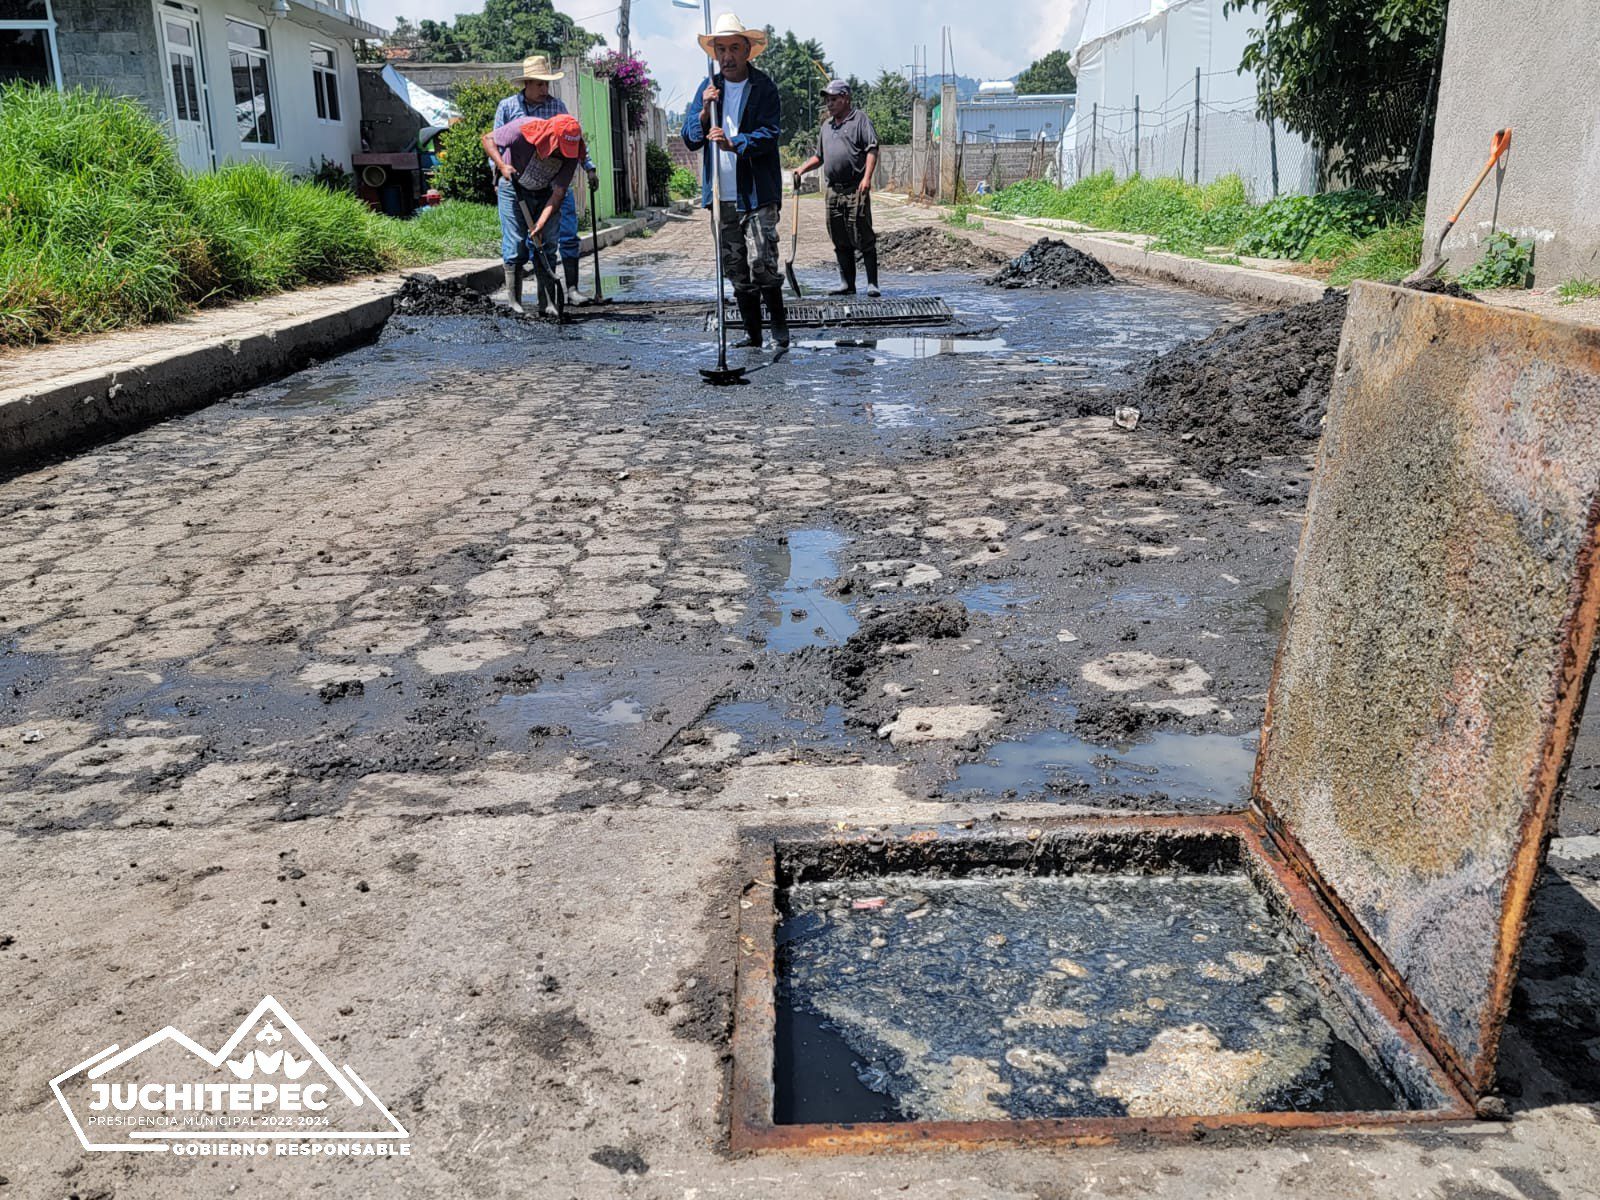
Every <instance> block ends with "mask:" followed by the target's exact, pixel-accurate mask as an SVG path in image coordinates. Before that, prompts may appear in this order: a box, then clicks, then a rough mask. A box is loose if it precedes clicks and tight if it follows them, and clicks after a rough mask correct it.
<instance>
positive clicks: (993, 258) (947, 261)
mask: <svg viewBox="0 0 1600 1200" xmlns="http://www.w3.org/2000/svg"><path fill="white" fill-rule="evenodd" d="M1005 261H1006V256H1005V255H1004V254H1001V253H1000V252H999V251H997V250H991V249H989V248H988V247H987V246H980V245H978V244H977V243H976V242H974V241H971V240H969V239H967V238H964V237H957V236H956V235H955V234H953V233H949V232H947V231H945V230H943V229H934V228H932V227H931V226H928V225H919V226H917V228H915V229H891V230H890V231H889V232H888V233H884V234H880V235H879V236H878V264H879V265H880V266H882V267H886V268H888V269H889V270H891V271H975V270H977V269H978V268H980V267H992V266H996V265H998V264H999V263H1003V262H1005Z"/></svg>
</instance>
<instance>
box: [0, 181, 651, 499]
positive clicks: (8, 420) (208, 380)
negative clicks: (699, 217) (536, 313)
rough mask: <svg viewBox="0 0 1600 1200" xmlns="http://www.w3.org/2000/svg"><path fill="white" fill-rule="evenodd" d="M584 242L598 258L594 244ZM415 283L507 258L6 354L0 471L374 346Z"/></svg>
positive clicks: (0, 394)
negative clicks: (409, 283)
mask: <svg viewBox="0 0 1600 1200" xmlns="http://www.w3.org/2000/svg"><path fill="white" fill-rule="evenodd" d="M667 211H672V210H651V211H649V212H647V213H646V214H645V215H643V216H638V217H633V218H630V219H628V220H625V221H618V222H614V223H612V224H610V225H606V226H603V227H602V228H601V230H600V245H601V246H602V247H606V246H610V245H614V244H615V243H617V242H620V241H621V240H622V239H624V238H626V237H629V236H631V235H632V234H635V233H638V232H639V231H641V230H643V229H645V228H647V227H649V226H651V225H654V224H659V223H660V220H662V219H665V213H666V212H667ZM581 241H582V245H583V251H584V253H585V254H587V253H590V252H591V250H592V245H593V236H592V235H591V234H589V233H584V234H583V235H582V238H581ZM417 273H426V274H430V275H436V276H438V277H439V278H441V279H451V280H458V281H460V282H462V283H465V284H467V285H468V286H470V287H474V288H476V289H478V290H479V291H483V292H491V291H493V290H495V289H496V288H498V287H499V286H500V284H501V278H502V276H501V266H500V260H499V259H493V258H490V259H455V260H451V261H447V262H440V263H434V264H431V265H429V266H425V267H414V268H408V269H406V270H404V271H393V272H388V273H385V274H383V275H378V276H373V277H371V278H366V279H361V280H357V281H355V282H352V283H341V284H335V285H333V286H331V287H320V288H305V289H302V290H299V291H294V292H285V293H283V294H282V295H277V296H266V297H263V298H261V299H258V300H244V301H240V302H238V303H236V304H229V305H225V306H222V307H218V308H208V309H203V310H201V311H199V312H194V313H190V314H188V315H187V316H184V317H180V318H179V319H178V320H176V321H168V322H165V323H162V324H159V325H141V326H138V327H137V328H133V329H123V330H118V331H116V332H114V333H107V334H102V335H99V336H94V337H84V338H74V339H72V340H70V341H65V342H58V343H52V344H49V345H44V346H36V347H29V348H24V349H16V350H10V351H6V352H4V353H0V471H13V470H18V469H25V468H27V467H29V466H31V465H34V464H36V463H38V462H40V461H41V460H43V459H44V458H46V457H48V456H50V455H53V454H60V453H63V452H65V451H68V450H72V449H75V448H77V447H80V446H84V445H87V444H90V443H92V442H96V441H100V440H102V439H104V438H107V437H111V436H114V435H116V434H120V433H126V432H127V431H129V430H132V429H137V428H139V427H140V426H143V425H148V424H149V423H150V422H152V421H158V420H161V419H163V418H165V417H170V416H174V415H176V414H178V413H181V412H187V411H189V410H190V409H194V408H200V407H202V406H204V405H206V404H210V403H212V402H213V401H215V400H217V399H219V398H221V397H223V396H228V395H231V394H233V393H234V392H238V391H241V390H243V389H245V388H250V387H255V386H257V385H259V384H262V383H266V382H269V381H271V380H273V379H279V378H281V377H283V376H284V375H287V374H289V373H290V372H292V371H296V370H299V369H300V368H301V367H303V366H305V365H306V363H308V362H310V361H311V360H312V359H317V358H327V357H329V356H330V355H334V354H338V353H341V352H342V351H345V350H349V349H350V348H352V347H353V346H358V345H360V344H362V343H363V342H366V341H369V340H371V339H372V338H374V337H376V336H377V334H378V331H379V330H381V329H382V328H383V324H384V322H385V321H387V320H388V319H389V316H390V314H391V313H392V312H393V311H394V297H395V294H396V293H397V292H398V291H399V289H400V285H401V283H402V282H403V281H404V279H405V277H406V276H407V275H411V274H417Z"/></svg>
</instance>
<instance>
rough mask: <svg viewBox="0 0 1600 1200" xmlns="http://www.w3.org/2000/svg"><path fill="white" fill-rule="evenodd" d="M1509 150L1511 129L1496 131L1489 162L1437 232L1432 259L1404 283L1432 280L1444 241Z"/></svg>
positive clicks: (1437, 267)
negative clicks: (1496, 164) (1437, 237)
mask: <svg viewBox="0 0 1600 1200" xmlns="http://www.w3.org/2000/svg"><path fill="white" fill-rule="evenodd" d="M1510 148H1511V129H1510V127H1509V126H1508V127H1507V128H1505V129H1501V130H1498V131H1496V133H1495V135H1494V141H1492V142H1491V143H1489V161H1488V162H1486V163H1484V164H1483V170H1482V171H1480V172H1478V177H1477V178H1476V179H1474V180H1473V181H1472V186H1471V187H1469V188H1468V189H1467V194H1466V195H1465V196H1463V197H1461V203H1460V204H1458V205H1456V210H1455V212H1453V213H1451V214H1450V219H1449V220H1448V221H1446V222H1445V223H1444V228H1443V229H1442V230H1440V231H1439V240H1438V241H1436V242H1434V243H1433V257H1432V258H1430V259H1428V261H1427V262H1425V263H1424V264H1423V265H1422V266H1420V267H1418V268H1417V269H1416V270H1415V271H1413V272H1411V274H1409V275H1407V276H1406V278H1405V282H1407V283H1421V282H1422V281H1423V280H1424V279H1432V278H1433V277H1434V276H1435V275H1437V274H1438V273H1439V269H1440V268H1441V267H1443V266H1444V240H1445V238H1447V237H1449V236H1450V231H1451V230H1452V229H1454V228H1455V227H1456V222H1457V221H1459V220H1460V219H1461V214H1462V212H1463V211H1464V210H1465V209H1466V207H1467V205H1469V204H1471V203H1472V198H1473V197H1474V196H1476V195H1477V194H1478V189H1479V188H1480V187H1482V186H1483V181H1484V180H1485V179H1487V178H1489V172H1490V171H1492V170H1494V165H1495V163H1497V162H1499V161H1500V158H1501V156H1502V155H1504V154H1505V152H1506V151H1507V150H1508V149H1510Z"/></svg>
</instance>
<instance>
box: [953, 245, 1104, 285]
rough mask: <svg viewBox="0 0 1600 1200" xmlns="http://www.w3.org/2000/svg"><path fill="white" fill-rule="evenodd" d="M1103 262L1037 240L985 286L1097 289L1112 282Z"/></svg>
mask: <svg viewBox="0 0 1600 1200" xmlns="http://www.w3.org/2000/svg"><path fill="white" fill-rule="evenodd" d="M1115 282H1116V279H1115V277H1113V276H1112V274H1111V272H1110V271H1108V270H1107V269H1106V266H1105V264H1104V263H1102V262H1101V261H1100V260H1099V259H1098V258H1095V257H1094V256H1093V255H1092V254H1085V253H1084V252H1083V251H1082V250H1074V249H1073V248H1072V247H1071V246H1069V245H1067V244H1066V243H1065V242H1063V241H1058V240H1057V239H1056V238H1040V239H1039V240H1038V241H1037V242H1035V243H1034V244H1033V245H1031V246H1029V247H1028V248H1027V249H1026V250H1024V251H1023V252H1022V253H1021V254H1019V255H1017V257H1015V258H1013V259H1012V260H1011V261H1010V262H1008V263H1007V264H1006V265H1005V266H1003V267H1001V268H1000V269H999V270H998V271H996V272H995V273H994V274H993V275H991V276H989V278H988V279H985V280H984V283H986V284H988V285H989V286H990V287H1003V288H1024V287H1029V288H1071V287H1098V286H1099V285H1101V284H1106V283H1115Z"/></svg>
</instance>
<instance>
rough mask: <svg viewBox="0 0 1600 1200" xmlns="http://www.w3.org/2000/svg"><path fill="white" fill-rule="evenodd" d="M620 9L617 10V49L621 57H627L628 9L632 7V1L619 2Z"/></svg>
mask: <svg viewBox="0 0 1600 1200" xmlns="http://www.w3.org/2000/svg"><path fill="white" fill-rule="evenodd" d="M620 4H621V7H620V8H618V9H617V49H618V50H620V51H621V52H622V56H623V57H624V58H626V57H627V56H628V9H629V8H631V7H632V0H620Z"/></svg>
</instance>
